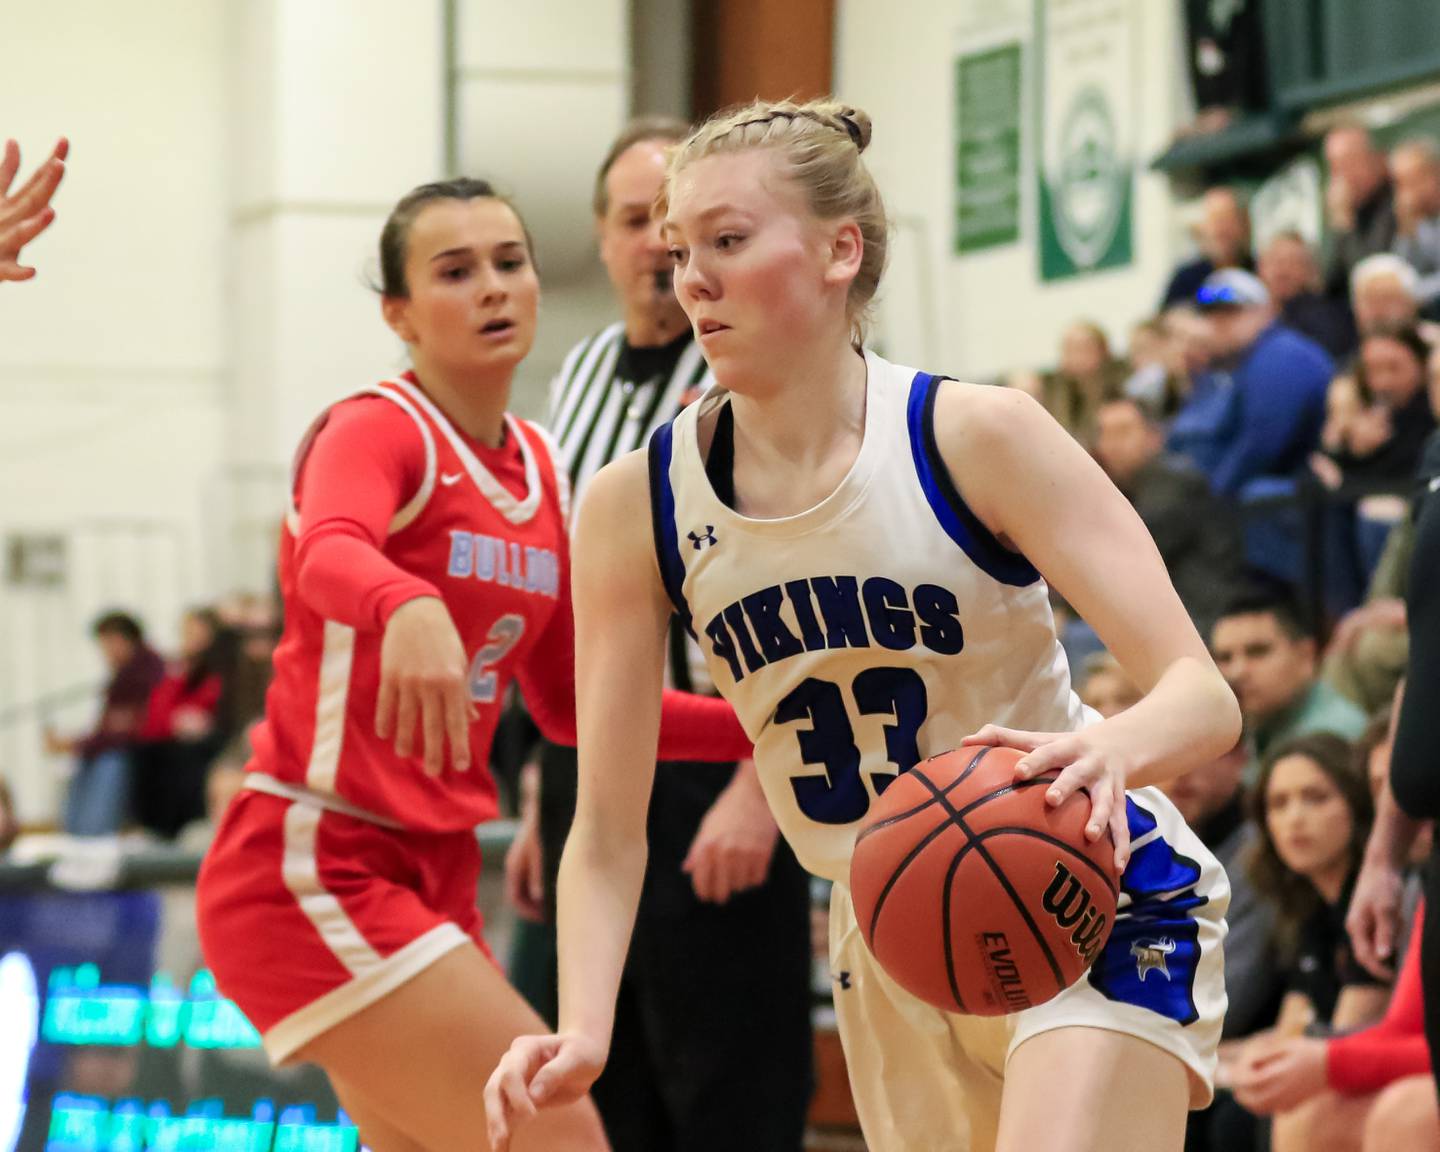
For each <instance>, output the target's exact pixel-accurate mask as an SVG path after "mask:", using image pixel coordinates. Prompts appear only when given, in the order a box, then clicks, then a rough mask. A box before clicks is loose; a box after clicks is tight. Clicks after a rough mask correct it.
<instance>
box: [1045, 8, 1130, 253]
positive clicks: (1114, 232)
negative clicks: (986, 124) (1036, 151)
mask: <svg viewBox="0 0 1440 1152" xmlns="http://www.w3.org/2000/svg"><path fill="white" fill-rule="evenodd" d="M1137 9H1138V4H1137V3H1136V0H1037V3H1036V36H1035V43H1036V48H1037V52H1038V57H1039V59H1038V65H1039V66H1038V68H1037V69H1036V72H1037V75H1038V77H1039V94H1038V98H1037V100H1036V101H1035V105H1036V108H1037V109H1038V110H1039V119H1040V125H1039V131H1038V133H1037V135H1038V138H1039V140H1040V163H1039V165H1038V170H1037V177H1038V180H1037V182H1038V185H1039V186H1038V189H1037V195H1036V207H1037V211H1038V214H1039V221H1038V224H1039V241H1040V243H1039V248H1040V277H1041V279H1042V280H1063V279H1067V278H1069V277H1072V276H1083V275H1086V274H1087V273H1090V272H1098V271H1100V270H1101V269H1105V268H1120V267H1124V266H1125V265H1127V264H1129V263H1130V261H1131V259H1132V257H1133V254H1134V243H1133V239H1132V234H1133V231H1134V220H1133V208H1134V188H1135V177H1134V170H1135V155H1136V148H1135V129H1134V123H1135V108H1134V92H1135V87H1134V83H1135V69H1134V46H1133V36H1134V29H1135V25H1136V22H1137V21H1138V19H1139V12H1138V10H1137Z"/></svg>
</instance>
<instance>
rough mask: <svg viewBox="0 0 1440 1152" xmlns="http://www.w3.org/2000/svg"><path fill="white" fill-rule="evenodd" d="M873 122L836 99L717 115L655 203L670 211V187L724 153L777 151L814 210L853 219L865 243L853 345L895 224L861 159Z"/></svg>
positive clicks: (695, 135)
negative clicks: (695, 166) (681, 175)
mask: <svg viewBox="0 0 1440 1152" xmlns="http://www.w3.org/2000/svg"><path fill="white" fill-rule="evenodd" d="M870 135H871V127H870V117H869V116H867V115H866V114H865V113H864V112H862V111H861V110H860V109H858V108H852V107H851V106H850V105H848V104H841V103H839V102H837V101H833V100H811V101H808V102H806V103H804V104H797V103H796V102H795V101H793V100H773V101H767V100H756V101H754V102H752V103H750V104H746V105H743V106H740V107H737V108H730V109H726V110H724V111H721V112H717V113H716V114H715V115H714V116H712V117H710V119H708V120H707V121H705V123H704V124H702V125H700V127H699V128H697V129H696V130H695V131H694V132H692V133H691V134H690V135H689V136H688V137H686V138H685V140H684V141H683V142H682V143H681V144H679V145H678V146H677V147H676V148H674V149H673V150H672V151H671V153H670V163H669V166H668V170H667V171H666V174H665V184H664V186H663V187H662V188H661V190H660V195H659V197H658V198H657V199H656V202H655V211H656V212H659V213H661V214H663V213H665V212H666V211H667V210H668V209H669V204H670V189H671V187H672V186H673V185H674V182H675V178H676V176H677V175H678V174H679V173H680V172H681V170H683V169H684V168H685V167H686V166H687V165H689V164H693V163H694V162H695V161H696V160H700V159H703V158H704V157H706V156H714V155H716V154H718V153H725V152H741V151H745V150H747V149H751V148H767V149H771V150H773V151H774V152H776V153H777V154H778V155H779V157H780V159H781V162H782V163H783V165H784V167H785V174H786V175H787V176H788V177H790V179H792V180H794V181H795V182H796V183H797V184H798V185H799V186H800V188H801V189H802V190H803V192H804V194H805V198H806V202H807V203H808V205H809V207H810V211H811V212H813V213H814V214H815V216H816V217H817V218H819V219H821V220H836V219H839V218H841V217H847V216H848V217H850V218H851V219H853V220H854V221H855V223H856V224H857V225H858V226H859V228H860V236H861V239H862V241H863V242H864V251H863V253H862V255H861V260H860V270H859V271H858V272H857V273H856V275H855V279H854V280H853V281H851V283H850V291H849V296H848V297H847V300H846V307H847V311H848V312H849V315H850V323H851V327H852V330H853V332H854V339H855V343H856V344H857V345H859V344H860V343H862V342H863V340H864V337H865V328H866V325H867V323H868V321H869V318H870V305H871V302H872V301H873V300H874V297H875V292H876V290H877V289H878V288H879V286H880V277H881V274H882V273H883V272H884V270H885V256H886V250H887V247H888V242H889V224H888V222H887V220H886V218H885V205H884V202H883V201H882V200H881V198H880V191H879V189H878V188H877V187H876V186H875V181H874V179H873V178H872V177H871V175H870V171H869V169H868V168H867V167H866V166H865V163H864V161H863V160H862V159H861V156H860V154H861V153H862V152H864V151H865V149H866V148H867V147H868V146H869V144H870Z"/></svg>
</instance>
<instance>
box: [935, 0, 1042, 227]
mask: <svg viewBox="0 0 1440 1152" xmlns="http://www.w3.org/2000/svg"><path fill="white" fill-rule="evenodd" d="M1031 2H1032V0H968V2H967V3H965V4H962V5H960V6H959V12H958V14H957V16H956V21H955V35H954V43H955V72H954V84H955V106H954V107H955V121H954V125H955V152H954V157H955V168H954V173H955V183H954V197H953V205H954V237H953V243H952V248H953V250H954V251H955V252H956V253H957V254H959V255H964V254H965V253H968V252H977V251H980V250H982V249H985V248H994V247H997V246H999V245H1004V244H1014V243H1015V242H1016V241H1018V240H1019V239H1020V234H1021V231H1022V228H1021V223H1020V221H1021V204H1022V201H1023V196H1022V187H1021V183H1022V179H1023V176H1022V174H1023V172H1024V160H1025V155H1024V134H1025V130H1026V127H1027V124H1026V115H1025V99H1024V98H1025V77H1024V66H1025V49H1024V44H1025V41H1026V40H1028V39H1029V37H1030V23H1031V11H1030V7H1031Z"/></svg>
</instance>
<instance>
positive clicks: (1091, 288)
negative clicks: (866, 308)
mask: <svg viewBox="0 0 1440 1152" xmlns="http://www.w3.org/2000/svg"><path fill="white" fill-rule="evenodd" d="M965 2H966V4H974V5H976V6H977V7H979V6H983V5H984V4H988V5H989V6H990V7H996V6H997V5H996V4H995V3H994V0H965ZM902 7H903V10H904V19H899V18H897V10H896V8H895V6H893V5H886V4H876V3H871V2H870V0H840V3H839V12H838V19H837V40H838V43H837V48H836V89H837V91H838V93H839V94H840V95H841V96H842V97H843V98H844V99H846V100H847V101H850V102H851V103H854V104H856V105H858V106H859V107H861V108H864V109H865V110H866V111H867V112H868V113H869V114H870V116H871V118H872V119H873V121H874V127H875V131H874V138H873V141H872V143H871V147H870V149H869V150H868V151H867V153H866V158H867V160H868V161H869V162H870V165H871V170H872V171H873V172H874V174H875V176H876V178H877V179H878V180H879V182H880V186H881V190H882V192H883V193H884V196H885V199H886V204H887V207H888V208H889V211H890V213H891V215H892V217H894V218H896V220H897V224H898V225H899V228H898V235H897V240H896V245H895V255H896V259H895V261H894V262H893V264H892V271H893V272H894V273H895V280H896V281H897V282H896V283H893V284H891V285H890V287H889V288H888V289H886V288H884V287H882V293H884V292H887V291H888V292H889V294H890V295H891V296H892V297H894V296H899V297H901V298H902V299H903V301H904V304H905V307H904V308H903V309H902V310H901V311H902V312H903V313H904V315H903V316H902V317H900V318H899V322H898V323H892V325H891V328H892V330H894V331H896V332H899V333H901V334H902V342H901V343H900V344H899V345H896V346H889V347H887V351H888V352H890V354H891V355H893V356H895V357H897V358H898V359H901V360H902V361H905V360H908V361H910V362H912V363H913V362H915V361H917V360H923V361H925V363H926V366H928V367H931V368H935V369H943V370H944V371H947V372H951V373H955V374H959V375H963V376H969V377H971V378H980V377H989V376H992V375H994V374H996V373H998V372H1000V371H1002V370H1004V369H1007V368H1010V367H1015V366H1034V367H1040V366H1048V365H1051V364H1053V362H1054V358H1055V355H1056V351H1057V347H1058V343H1059V338H1060V332H1061V330H1062V328H1063V327H1064V326H1065V324H1066V323H1067V322H1069V321H1070V320H1073V319H1075V318H1078V317H1087V318H1091V319H1094V320H1097V321H1099V322H1100V324H1101V325H1102V326H1104V327H1105V328H1106V329H1107V330H1108V332H1109V333H1110V336H1111V339H1112V343H1113V344H1114V345H1115V346H1116V347H1117V348H1123V345H1124V342H1125V337H1126V333H1127V331H1128V329H1129V326H1130V325H1131V324H1132V323H1134V322H1135V321H1137V320H1140V319H1142V318H1143V317H1144V316H1146V315H1147V314H1148V313H1149V312H1150V311H1151V310H1153V308H1154V306H1155V303H1156V301H1157V300H1158V298H1159V295H1160V292H1161V289H1162V287H1163V285H1164V282H1165V279H1166V277H1167V276H1168V274H1169V272H1170V269H1171V267H1172V265H1173V263H1174V262H1175V260H1176V258H1177V257H1178V256H1179V255H1180V254H1181V251H1182V245H1181V244H1180V243H1178V242H1177V231H1178V229H1177V226H1176V221H1175V217H1174V207H1173V204H1172V201H1171V197H1170V193H1169V187H1168V184H1167V182H1166V180H1165V178H1164V177H1162V176H1158V175H1154V174H1151V173H1149V172H1148V171H1145V170H1144V169H1143V165H1144V164H1145V163H1147V162H1148V160H1149V159H1150V158H1151V157H1153V156H1155V155H1156V154H1157V153H1158V152H1160V151H1161V150H1162V149H1163V147H1164V145H1165V143H1166V141H1167V140H1168V139H1169V138H1170V136H1171V134H1172V132H1173V129H1174V126H1175V124H1176V123H1177V121H1178V118H1179V115H1180V112H1179V110H1180V108H1181V107H1182V105H1183V101H1184V96H1183V92H1182V84H1183V77H1184V72H1183V68H1182V67H1181V57H1180V53H1179V49H1178V36H1179V26H1178V21H1179V19H1180V15H1179V7H1180V6H1179V4H1178V3H1173V2H1172V0H1136V3H1135V4H1134V5H1133V7H1134V9H1135V11H1136V13H1137V21H1136V25H1135V38H1136V54H1135V55H1136V64H1135V67H1136V76H1137V81H1136V88H1137V90H1136V93H1135V99H1136V103H1137V109H1138V111H1137V116H1138V121H1137V134H1138V144H1139V156H1140V161H1139V162H1140V164H1141V165H1142V168H1141V171H1140V172H1139V173H1138V175H1137V181H1136V191H1137V199H1136V203H1135V235H1134V244H1135V259H1134V262H1133V264H1132V265H1131V266H1130V267H1128V268H1124V269H1117V270H1114V271H1107V272H1101V273H1098V274H1094V275H1089V276H1083V277H1079V278H1076V279H1073V280H1069V281H1064V282H1060V283H1053V284H1044V283H1041V282H1040V279H1039V272H1038V267H1039V256H1038V253H1037V251H1036V238H1035V221H1034V210H1033V206H1032V203H1031V200H1030V199H1029V198H1030V197H1032V196H1033V193H1034V181H1035V173H1034V153H1035V148H1036V145H1037V143H1038V142H1037V141H1036V140H1035V139H1034V138H1033V136H1034V133H1033V126H1034V116H1033V113H1032V111H1031V110H1030V109H1029V107H1028V106H1027V109H1026V114H1025V117H1024V120H1023V123H1024V126H1025V129H1024V130H1025V133H1026V140H1025V148H1026V151H1027V156H1028V160H1027V163H1026V167H1025V172H1024V177H1023V187H1024V194H1025V196H1026V201H1025V209H1024V211H1023V213H1022V222H1021V239H1020V242H1019V243H1017V244H1013V245H1010V246H1008V247H1004V248H996V249H991V250H988V251H984V252H980V253H975V254H970V255H967V256H966V257H965V258H963V259H960V258H957V257H955V256H954V255H952V252H951V244H952V236H951V229H952V224H951V221H952V213H953V208H954V206H953V203H952V194H951V187H952V181H953V175H952V171H953V165H954V161H953V149H954V131H955V125H954V110H953V109H954V92H953V69H954V55H955V35H954V34H955V23H956V12H957V5H956V4H955V3H954V0H904V3H903V5H902ZM1021 7H1022V8H1024V9H1029V8H1030V7H1031V5H1030V3H1029V0H1024V2H1023V3H1022V4H1021ZM969 14H970V15H973V13H969ZM1030 47H1031V46H1030V45H1027V53H1028V59H1027V67H1029V66H1030V65H1031V64H1032V63H1033V60H1034V54H1033V52H1030V51H1029V48H1030ZM902 278H903V280H904V282H903V283H901V282H899V281H900V280H901V279H902ZM914 308H919V309H924V310H925V312H926V313H927V314H925V315H923V316H916V315H914V314H913V311H912V310H913V309H914ZM883 315H885V313H884V310H883V308H882V316H883ZM881 335H882V336H883V335H884V332H882V333H881ZM893 343H894V342H893V341H892V344H893Z"/></svg>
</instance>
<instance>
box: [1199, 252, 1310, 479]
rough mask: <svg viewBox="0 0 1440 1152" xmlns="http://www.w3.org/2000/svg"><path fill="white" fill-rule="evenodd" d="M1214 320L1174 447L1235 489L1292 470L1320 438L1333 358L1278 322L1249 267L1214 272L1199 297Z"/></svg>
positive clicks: (1264, 293)
mask: <svg viewBox="0 0 1440 1152" xmlns="http://www.w3.org/2000/svg"><path fill="white" fill-rule="evenodd" d="M1197 302H1198V304H1199V307H1200V309H1201V311H1202V313H1203V315H1204V316H1205V317H1206V319H1207V320H1208V321H1209V328H1210V341H1211V347H1212V349H1213V351H1214V355H1215V358H1216V360H1215V365H1214V371H1212V372H1211V373H1210V374H1209V376H1208V377H1207V378H1206V379H1205V380H1204V381H1203V382H1202V381H1199V380H1197V381H1196V384H1195V387H1194V389H1193V390H1192V392H1191V395H1190V399H1189V400H1188V401H1187V402H1186V404H1185V407H1184V408H1182V409H1181V410H1180V414H1179V415H1178V416H1177V417H1176V418H1175V423H1174V424H1173V425H1172V426H1171V430H1170V446H1171V448H1172V449H1173V450H1175V451H1178V452H1181V453H1182V454H1184V455H1187V456H1189V457H1190V458H1191V460H1192V461H1193V462H1194V463H1195V464H1196V465H1197V466H1198V467H1200V468H1201V469H1202V470H1204V472H1205V473H1206V474H1207V475H1208V476H1209V477H1210V487H1211V489H1212V491H1214V492H1216V493H1218V494H1221V495H1226V496H1236V495H1238V494H1239V493H1240V491H1241V489H1243V488H1244V487H1245V485H1246V484H1247V483H1249V482H1251V481H1253V480H1256V479H1258V478H1261V477H1274V476H1280V477H1288V476H1290V475H1292V474H1293V473H1294V472H1295V471H1296V470H1297V469H1298V468H1299V467H1300V466H1301V465H1302V464H1304V462H1305V460H1306V459H1307V457H1308V456H1309V455H1310V452H1311V450H1312V449H1313V448H1314V446H1315V444H1316V443H1317V442H1318V440H1319V436H1320V427H1321V424H1322V423H1323V422H1324V412H1325V392H1326V388H1327V386H1328V385H1329V383H1330V377H1331V376H1332V375H1333V368H1334V366H1333V364H1332V362H1331V360H1330V357H1329V356H1327V355H1326V354H1325V352H1324V350H1323V349H1321V348H1320V347H1319V346H1318V345H1317V344H1315V343H1314V342H1312V341H1310V340H1307V339H1306V338H1305V337H1304V336H1301V335H1300V334H1299V333H1297V332H1292V331H1290V330H1289V329H1288V328H1285V327H1282V326H1281V325H1280V324H1278V323H1277V322H1276V312H1275V306H1274V304H1273V302H1272V301H1271V299H1270V293H1269V292H1268V291H1267V290H1266V288H1265V285H1264V284H1262V283H1261V282H1260V280H1259V279H1257V278H1256V277H1254V276H1252V275H1251V274H1250V273H1248V272H1242V271H1240V270H1238V269H1234V268H1232V269H1227V270H1225V271H1221V272H1216V273H1215V274H1214V275H1213V276H1211V277H1210V279H1208V280H1207V281H1206V282H1205V285H1204V287H1203V288H1201V290H1200V293H1199V295H1198V296H1197Z"/></svg>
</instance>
